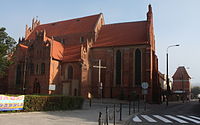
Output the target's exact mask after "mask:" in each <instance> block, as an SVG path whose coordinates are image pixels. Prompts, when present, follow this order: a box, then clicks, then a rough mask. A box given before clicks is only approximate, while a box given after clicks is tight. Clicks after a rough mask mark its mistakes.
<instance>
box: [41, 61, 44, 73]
mask: <svg viewBox="0 0 200 125" xmlns="http://www.w3.org/2000/svg"><path fill="white" fill-rule="evenodd" d="M41 74H45V63H42V64H41Z"/></svg>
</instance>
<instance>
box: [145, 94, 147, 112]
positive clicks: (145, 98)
mask: <svg viewBox="0 0 200 125" xmlns="http://www.w3.org/2000/svg"><path fill="white" fill-rule="evenodd" d="M146 109H147V105H146V95H144V111H146Z"/></svg>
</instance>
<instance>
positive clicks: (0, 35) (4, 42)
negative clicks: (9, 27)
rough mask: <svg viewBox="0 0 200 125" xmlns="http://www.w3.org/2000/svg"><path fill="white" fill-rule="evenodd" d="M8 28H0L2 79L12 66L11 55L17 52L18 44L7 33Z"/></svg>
mask: <svg viewBox="0 0 200 125" xmlns="http://www.w3.org/2000/svg"><path fill="white" fill-rule="evenodd" d="M5 30H6V28H4V27H0V77H2V76H3V75H5V71H6V69H7V68H8V66H9V65H10V64H11V61H10V60H9V58H8V57H9V55H11V54H12V53H13V52H14V50H15V45H16V42H15V40H14V39H13V38H11V37H10V36H8V34H7V33H6V32H5Z"/></svg>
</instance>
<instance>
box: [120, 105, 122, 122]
mask: <svg viewBox="0 0 200 125" xmlns="http://www.w3.org/2000/svg"><path fill="white" fill-rule="evenodd" d="M119 120H120V121H122V103H120V107H119Z"/></svg>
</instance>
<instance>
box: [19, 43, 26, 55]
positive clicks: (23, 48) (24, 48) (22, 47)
mask: <svg viewBox="0 0 200 125" xmlns="http://www.w3.org/2000/svg"><path fill="white" fill-rule="evenodd" d="M19 47H20V49H21V51H22V52H23V53H24V54H25V52H26V51H27V49H28V46H26V45H23V44H19Z"/></svg>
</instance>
